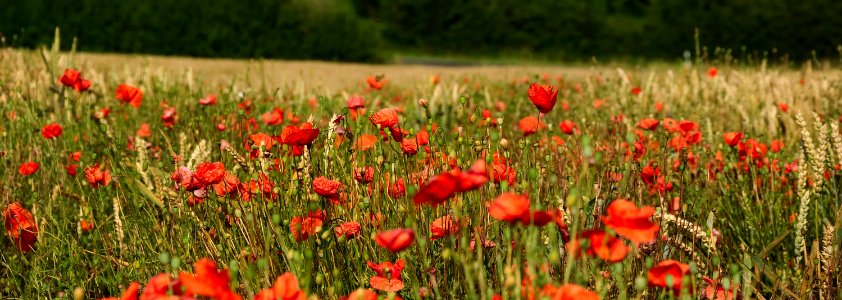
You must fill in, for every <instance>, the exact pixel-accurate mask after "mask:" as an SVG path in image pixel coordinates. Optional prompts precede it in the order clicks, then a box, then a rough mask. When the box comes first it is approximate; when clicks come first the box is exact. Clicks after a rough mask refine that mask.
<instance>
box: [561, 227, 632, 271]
mask: <svg viewBox="0 0 842 300" xmlns="http://www.w3.org/2000/svg"><path fill="white" fill-rule="evenodd" d="M583 240H584V241H588V248H587V249H582V247H581V242H580V241H583ZM567 249H568V251H570V252H571V253H574V254H575V255H577V256H578V255H581V253H582V252H583V251H584V252H585V254H587V255H589V256H594V257H599V258H601V259H602V260H604V261H607V262H610V263H616V262H620V261H622V260H623V259H624V258H626V255H627V254H628V253H629V247H628V246H626V245H625V244H623V241H622V240H620V239H618V238H615V237H614V236H611V235H609V234H607V233H605V231H602V230H586V231H584V232H582V233H580V234H579V237H577V238H575V239H573V240H572V241H570V243H568V244H567Z"/></svg>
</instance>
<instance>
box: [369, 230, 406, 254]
mask: <svg viewBox="0 0 842 300" xmlns="http://www.w3.org/2000/svg"><path fill="white" fill-rule="evenodd" d="M374 241H375V242H376V243H377V244H378V245H380V247H383V248H386V250H389V251H391V252H401V251H403V250H404V249H406V248H409V246H411V245H412V243H413V242H414V241H415V231H414V230H412V229H407V228H397V229H392V230H387V231H383V232H381V233H378V234H377V235H376V236H375V237H374Z"/></svg>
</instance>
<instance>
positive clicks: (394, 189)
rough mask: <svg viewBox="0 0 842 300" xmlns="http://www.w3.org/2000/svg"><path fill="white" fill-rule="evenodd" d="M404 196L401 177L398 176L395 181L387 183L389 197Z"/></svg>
mask: <svg viewBox="0 0 842 300" xmlns="http://www.w3.org/2000/svg"><path fill="white" fill-rule="evenodd" d="M403 196H406V185H405V184H404V183H403V179H402V178H398V180H396V181H395V182H393V183H392V184H390V185H389V197H392V198H393V199H399V198H403Z"/></svg>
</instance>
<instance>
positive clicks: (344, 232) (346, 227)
mask: <svg viewBox="0 0 842 300" xmlns="http://www.w3.org/2000/svg"><path fill="white" fill-rule="evenodd" d="M333 233H335V234H336V238H340V237H343V236H344V237H345V238H346V239H349V240H350V239H352V238H355V237H357V236H359V235H360V223H357V222H353V221H351V222H345V223H342V224H339V226H336V227H334V228H333Z"/></svg>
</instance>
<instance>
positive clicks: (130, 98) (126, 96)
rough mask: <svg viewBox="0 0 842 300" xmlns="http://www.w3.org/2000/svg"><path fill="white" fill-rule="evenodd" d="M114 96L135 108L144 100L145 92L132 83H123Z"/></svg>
mask: <svg viewBox="0 0 842 300" xmlns="http://www.w3.org/2000/svg"><path fill="white" fill-rule="evenodd" d="M114 97H116V98H117V100H120V102H124V103H128V104H129V105H131V106H133V107H134V108H138V107H140V103H141V102H142V101H143V92H142V91H141V90H140V89H138V88H136V87H133V86H131V85H128V84H121V85H118V86H117V89H116V90H115V91H114Z"/></svg>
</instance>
